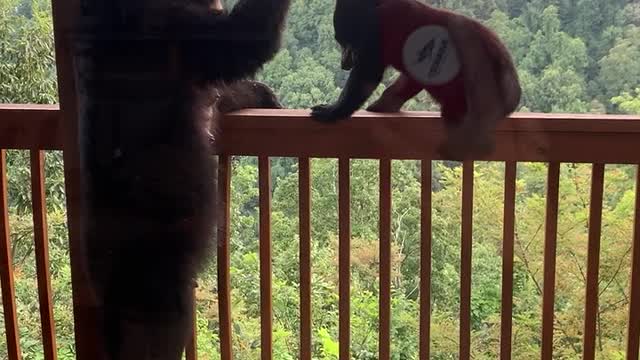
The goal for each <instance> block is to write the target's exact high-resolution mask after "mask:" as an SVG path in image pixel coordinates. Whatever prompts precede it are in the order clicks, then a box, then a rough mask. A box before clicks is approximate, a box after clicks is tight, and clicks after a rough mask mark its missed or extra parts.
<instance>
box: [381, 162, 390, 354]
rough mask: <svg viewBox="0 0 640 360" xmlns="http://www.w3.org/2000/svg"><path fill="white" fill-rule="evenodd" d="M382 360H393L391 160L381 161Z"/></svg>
mask: <svg viewBox="0 0 640 360" xmlns="http://www.w3.org/2000/svg"><path fill="white" fill-rule="evenodd" d="M379 206H380V224H379V226H380V229H379V231H380V305H379V306H380V310H379V311H380V319H379V321H380V324H379V339H378V346H379V349H378V353H379V357H378V358H379V359H380V360H389V359H390V358H391V160H389V159H383V160H380V204H379Z"/></svg>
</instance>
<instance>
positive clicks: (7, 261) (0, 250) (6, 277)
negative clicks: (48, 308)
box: [0, 150, 21, 360]
mask: <svg viewBox="0 0 640 360" xmlns="http://www.w3.org/2000/svg"><path fill="white" fill-rule="evenodd" d="M0 206H2V207H1V208H0V211H2V214H0V281H1V283H2V307H3V309H4V326H5V331H6V336H7V351H8V354H7V355H8V356H9V360H20V359H21V355H20V354H21V353H20V338H19V336H20V334H19V333H18V318H17V316H16V292H15V284H14V280H13V259H12V254H11V239H10V237H9V207H8V206H7V161H6V151H5V150H0Z"/></svg>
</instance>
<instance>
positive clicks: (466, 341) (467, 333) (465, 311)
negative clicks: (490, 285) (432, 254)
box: [459, 161, 474, 360]
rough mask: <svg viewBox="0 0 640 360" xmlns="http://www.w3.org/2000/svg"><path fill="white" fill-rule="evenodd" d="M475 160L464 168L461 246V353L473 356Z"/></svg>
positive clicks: (468, 357)
mask: <svg viewBox="0 0 640 360" xmlns="http://www.w3.org/2000/svg"><path fill="white" fill-rule="evenodd" d="M473 167H474V166H473V162H472V161H465V162H464V164H463V170H462V232H461V237H462V244H461V246H460V354H459V357H460V359H461V360H469V359H470V358H471V258H472V248H473Z"/></svg>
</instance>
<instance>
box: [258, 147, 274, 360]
mask: <svg viewBox="0 0 640 360" xmlns="http://www.w3.org/2000/svg"><path fill="white" fill-rule="evenodd" d="M258 181H259V186H258V188H259V202H260V326H261V327H260V329H261V335H260V343H261V352H260V354H261V355H260V358H261V359H262V360H271V359H272V358H273V307H272V301H271V298H272V296H271V291H272V287H271V166H270V164H269V158H268V157H267V156H260V157H259V158H258Z"/></svg>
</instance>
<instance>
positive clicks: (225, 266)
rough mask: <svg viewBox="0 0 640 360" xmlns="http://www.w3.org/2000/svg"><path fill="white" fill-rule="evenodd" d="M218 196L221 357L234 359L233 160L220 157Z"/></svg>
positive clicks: (227, 157)
mask: <svg viewBox="0 0 640 360" xmlns="http://www.w3.org/2000/svg"><path fill="white" fill-rule="evenodd" d="M218 166H219V168H218V186H219V191H218V196H220V208H219V214H218V215H219V220H218V264H217V265H218V312H219V314H220V357H221V359H222V360H231V359H233V347H232V341H231V275H230V273H229V269H230V266H231V264H230V253H229V241H230V240H231V239H230V234H231V232H230V223H231V158H230V157H229V156H228V155H221V156H220V164H219V165H218Z"/></svg>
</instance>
